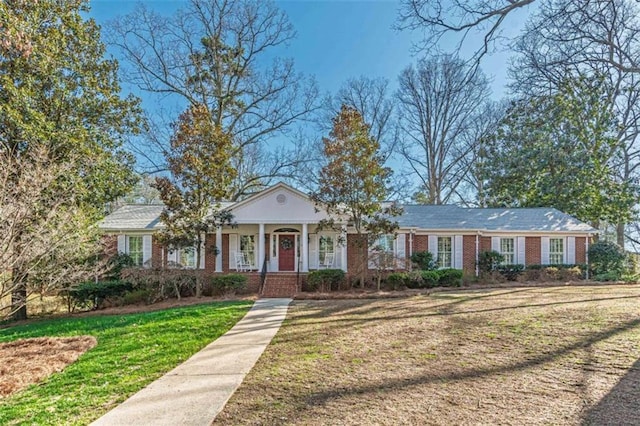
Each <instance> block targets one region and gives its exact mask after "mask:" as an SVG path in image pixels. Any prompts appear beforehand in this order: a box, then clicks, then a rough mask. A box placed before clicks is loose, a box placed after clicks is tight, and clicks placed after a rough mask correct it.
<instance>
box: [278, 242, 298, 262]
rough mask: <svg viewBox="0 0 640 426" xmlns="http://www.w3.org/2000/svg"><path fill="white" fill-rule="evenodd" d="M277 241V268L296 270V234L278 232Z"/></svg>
mask: <svg viewBox="0 0 640 426" xmlns="http://www.w3.org/2000/svg"><path fill="white" fill-rule="evenodd" d="M279 240H280V241H279V243H278V270H279V271H295V270H296V236H295V235H290V234H280V237H279Z"/></svg>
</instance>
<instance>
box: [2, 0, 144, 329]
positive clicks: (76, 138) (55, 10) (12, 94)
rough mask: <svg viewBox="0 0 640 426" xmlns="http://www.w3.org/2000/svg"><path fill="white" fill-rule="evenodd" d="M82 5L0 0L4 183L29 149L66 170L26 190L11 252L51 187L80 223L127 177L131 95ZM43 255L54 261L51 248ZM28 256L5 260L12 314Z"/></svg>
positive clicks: (124, 186)
mask: <svg viewBox="0 0 640 426" xmlns="http://www.w3.org/2000/svg"><path fill="white" fill-rule="evenodd" d="M86 11H87V2H86V1H80V0H70V1H54V0H43V1H37V2H35V1H27V0H14V1H6V2H2V3H0V40H1V41H0V87H2V90H1V91H0V150H2V155H3V156H8V158H10V159H11V161H15V163H16V164H19V165H20V166H19V167H17V168H15V170H14V171H13V174H12V175H10V176H9V177H8V179H9V181H8V183H7V184H9V185H14V186H15V185H16V183H17V182H24V179H22V177H21V175H22V173H24V172H25V171H26V170H27V169H28V168H30V167H31V166H32V164H31V162H32V161H34V160H33V159H34V158H37V159H38V166H40V165H41V164H42V163H43V162H45V163H46V162H47V161H48V162H50V163H51V164H52V165H53V164H61V165H64V166H65V170H67V173H64V174H60V175H56V179H55V180H54V181H52V182H51V185H50V187H49V188H48V190H47V191H42V193H41V194H40V196H39V197H36V198H34V199H32V200H31V210H30V216H29V218H30V219H29V221H22V222H21V224H20V225H19V226H12V227H11V229H12V232H13V233H14V237H13V238H12V239H11V247H9V248H6V251H7V252H11V253H13V254H14V256H19V255H20V253H26V252H27V251H25V250H24V247H23V245H24V244H25V242H26V241H31V240H32V237H33V236H32V235H31V233H32V232H33V231H32V230H34V229H38V226H35V225H38V224H40V223H41V221H42V220H44V218H45V217H46V215H44V214H43V206H47V205H48V204H47V200H48V199H49V196H50V195H51V194H52V193H55V194H58V195H60V197H62V196H64V198H62V199H61V198H58V200H57V202H56V204H55V206H56V207H57V208H60V209H68V210H69V211H75V212H76V214H78V215H83V216H85V217H86V218H87V219H88V220H83V221H81V222H83V223H86V222H92V221H93V220H95V219H97V218H99V217H100V215H101V213H102V211H103V209H104V203H106V202H108V201H111V200H113V199H115V198H116V197H118V196H121V195H123V194H125V193H126V192H127V191H128V190H129V189H130V188H131V186H132V184H133V183H134V182H135V178H134V176H133V174H132V162H133V159H132V158H131V156H129V155H127V154H126V153H125V152H124V151H123V150H122V149H121V148H120V147H121V144H122V141H123V138H124V137H126V135H127V134H129V133H132V132H136V131H138V130H139V126H140V122H139V117H140V115H139V109H138V101H137V100H136V99H133V98H129V99H122V98H121V97H120V87H119V85H118V80H117V63H116V62H115V61H113V60H105V59H104V58H103V56H104V53H105V49H104V45H103V44H102V43H101V42H100V31H99V27H98V26H97V25H96V24H95V22H94V21H93V20H85V19H84V18H83V17H82V15H81V14H82V13H83V12H86ZM35 153H37V155H35ZM42 153H45V154H46V156H47V159H46V160H43V159H42ZM16 189H17V190H18V191H20V188H18V187H17V186H16ZM3 201H4V200H3ZM16 225H18V224H16ZM82 231H83V230H82V229H79V230H78V232H82ZM70 241H71V240H70ZM55 247H56V245H54V244H52V246H51V248H52V250H53V249H54V248H55ZM49 258H50V261H51V262H56V256H55V255H54V253H52V254H51V256H50V257H49ZM32 260H33V259H29V258H27V257H25V258H22V259H14V260H13V261H12V262H11V265H12V272H11V274H12V284H11V286H12V288H13V307H12V310H13V311H14V312H15V317H16V318H25V317H26V315H27V312H26V299H27V295H28V283H29V274H28V273H27V272H26V271H29V270H30V269H31V265H30V262H31V261H32Z"/></svg>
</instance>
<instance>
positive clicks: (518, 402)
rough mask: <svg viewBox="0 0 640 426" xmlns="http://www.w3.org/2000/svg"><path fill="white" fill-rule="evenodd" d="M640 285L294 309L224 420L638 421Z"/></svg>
mask: <svg viewBox="0 0 640 426" xmlns="http://www.w3.org/2000/svg"><path fill="white" fill-rule="evenodd" d="M638 413H640V286H637V285H635V286H632V285H616V286H597V287H591V286H575V287H546V288H515V289H498V290H485V291H481V290H474V291H456V292H446V293H435V294H432V295H428V296H427V295H420V296H414V297H411V298H407V299H393V300H342V301H339V300H330V301H311V300H303V301H295V302H294V303H293V304H292V305H291V308H290V313H289V315H288V317H287V320H286V321H285V324H284V325H283V327H282V328H281V329H280V331H279V333H278V335H277V336H276V337H275V339H274V341H273V342H272V344H271V345H270V346H269V347H268V348H267V350H266V351H265V353H264V354H263V356H262V358H261V359H260V360H259V362H258V363H257V365H256V366H255V367H254V369H253V370H252V371H251V372H250V373H249V375H248V376H247V378H246V379H245V382H244V383H243V384H242V386H241V387H240V388H239V389H238V391H237V392H236V393H235V395H234V396H233V397H232V398H231V400H230V402H229V404H228V405H227V406H226V408H225V409H224V410H223V412H222V413H221V414H220V415H219V416H218V418H217V419H216V422H215V424H266V425H272V424H301V425H306V424H309V425H310V424H313V425H316V424H345V425H355V424H358V425H362V424H441V425H451V424H528V425H531V424H533V425H536V424H598V425H600V424H639V423H640V420H639V418H640V417H638Z"/></svg>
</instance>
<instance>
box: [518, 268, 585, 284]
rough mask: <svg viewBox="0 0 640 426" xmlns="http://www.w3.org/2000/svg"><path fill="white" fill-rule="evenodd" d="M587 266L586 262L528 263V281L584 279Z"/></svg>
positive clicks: (526, 275)
mask: <svg viewBox="0 0 640 426" xmlns="http://www.w3.org/2000/svg"><path fill="white" fill-rule="evenodd" d="M586 270H587V266H586V265H584V264H555V265H527V266H526V268H525V271H524V279H525V280H526V281H542V282H545V281H560V280H562V281H576V280H581V279H584V277H585V272H586Z"/></svg>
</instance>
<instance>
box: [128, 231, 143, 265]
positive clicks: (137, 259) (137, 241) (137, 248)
mask: <svg viewBox="0 0 640 426" xmlns="http://www.w3.org/2000/svg"><path fill="white" fill-rule="evenodd" d="M128 239H129V253H128V254H129V256H131V259H132V260H133V264H134V265H135V266H142V236H139V235H136V236H130V237H128Z"/></svg>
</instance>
